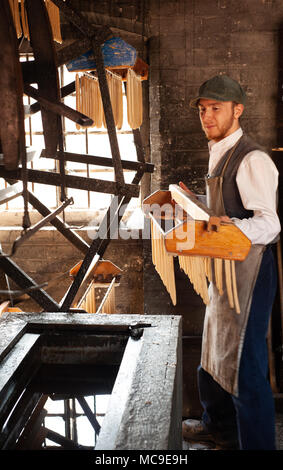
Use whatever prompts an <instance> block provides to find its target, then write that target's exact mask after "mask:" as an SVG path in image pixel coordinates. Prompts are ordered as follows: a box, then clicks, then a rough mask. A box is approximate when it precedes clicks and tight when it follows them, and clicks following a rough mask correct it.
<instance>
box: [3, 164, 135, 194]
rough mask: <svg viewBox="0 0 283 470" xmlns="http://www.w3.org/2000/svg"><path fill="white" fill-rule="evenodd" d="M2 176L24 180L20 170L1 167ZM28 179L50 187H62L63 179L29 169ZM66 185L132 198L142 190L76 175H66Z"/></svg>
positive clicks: (51, 173) (56, 175)
mask: <svg viewBox="0 0 283 470" xmlns="http://www.w3.org/2000/svg"><path fill="white" fill-rule="evenodd" d="M0 176H2V177H3V178H5V179H7V180H17V181H18V180H20V181H21V180H22V172H21V169H19V168H18V169H16V170H13V171H7V170H6V169H5V168H3V167H0ZM27 177H28V181H30V182H32V183H39V184H47V185H50V186H60V185H61V177H60V174H59V173H54V172H49V171H41V170H32V169H28V170H27ZM65 183H66V187H67V188H74V189H82V190H85V191H95V192H98V193H108V194H117V195H118V194H120V195H121V194H122V195H123V194H127V195H129V196H130V197H138V196H139V190H140V188H139V186H138V185H137V184H125V188H124V189H121V188H120V187H119V186H117V184H116V183H115V182H114V181H105V180H99V179H95V178H86V177H83V176H74V175H66V176H65Z"/></svg>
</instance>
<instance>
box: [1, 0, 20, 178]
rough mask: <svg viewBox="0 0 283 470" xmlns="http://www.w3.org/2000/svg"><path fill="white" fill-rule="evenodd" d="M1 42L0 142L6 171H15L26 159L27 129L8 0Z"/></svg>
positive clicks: (4, 4)
mask: <svg viewBox="0 0 283 470" xmlns="http://www.w3.org/2000/svg"><path fill="white" fill-rule="evenodd" d="M0 41H1V55H0V59H1V74H0V89H1V93H0V107H1V121H0V140H1V144H2V151H3V154H4V165H5V168H7V169H8V170H12V169H15V168H17V166H18V164H19V162H20V161H23V159H24V156H25V128H24V107H23V80H22V72H21V67H20V61H19V51H18V42H17V36H16V31H15V28H14V21H13V18H12V14H11V10H10V5H9V0H3V1H1V2H0Z"/></svg>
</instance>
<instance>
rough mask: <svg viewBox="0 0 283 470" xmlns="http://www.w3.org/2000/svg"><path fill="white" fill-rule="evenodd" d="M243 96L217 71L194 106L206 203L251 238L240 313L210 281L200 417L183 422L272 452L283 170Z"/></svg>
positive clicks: (241, 269) (240, 283)
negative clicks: (247, 128) (259, 138)
mask: <svg viewBox="0 0 283 470" xmlns="http://www.w3.org/2000/svg"><path fill="white" fill-rule="evenodd" d="M245 102H246V95H245V92H244V90H243V89H242V87H241V86H240V84H239V83H237V82H236V81H234V80H232V79H231V78H229V77H228V76H225V75H219V76H216V77H213V78H211V79H210V80H208V81H206V82H205V83H204V84H203V85H202V86H201V87H200V89H199V95H198V96H197V98H195V99H194V100H192V101H191V103H190V105H191V107H193V108H197V109H198V110H199V117H200V122H201V125H202V129H203V131H204V133H205V135H206V137H207V138H208V140H209V143H208V147H209V167H208V170H209V173H208V176H207V177H206V187H207V204H208V207H210V208H211V209H212V210H213V211H214V213H215V214H216V215H218V216H219V217H221V218H222V219H223V220H225V221H230V222H232V223H234V224H236V225H237V226H238V227H239V228H240V229H241V230H242V232H243V233H244V234H245V235H246V236H247V237H248V238H249V239H250V240H251V242H252V245H251V250H250V252H249V254H248V257H247V258H246V259H245V260H244V261H243V262H236V275H237V288H238V294H239V301H240V307H241V313H240V314H237V313H235V311H234V310H232V309H231V308H230V307H229V304H228V298H227V293H226V292H224V294H223V295H221V296H220V295H219V293H218V291H217V289H216V288H215V284H214V282H212V283H211V284H210V287H209V292H210V303H209V305H208V306H207V308H206V314H205V321H204V329H203V338H202V353H201V365H200V366H199V368H198V385H199V394H200V401H201V404H202V406H203V409H204V412H203V416H202V419H201V421H198V420H192V419H188V420H186V421H184V422H183V437H184V439H186V440H188V441H191V440H195V441H204V440H205V441H212V442H214V443H216V444H218V445H220V446H221V448H226V449H233V448H238V449H271V450H272V449H275V419H274V402H273V396H272V391H271V389H270V385H269V381H268V357H267V350H266V334H267V329H268V322H269V317H270V313H271V310H272V305H273V301H274V296H275V292H276V282H277V279H276V267H275V262H274V259H273V254H272V250H271V246H270V245H271V244H272V242H274V240H275V239H276V237H277V236H278V234H279V232H280V222H279V219H278V216H277V213H276V193H277V186H278V171H277V169H276V167H275V165H274V164H273V162H272V160H271V159H270V157H269V156H268V155H267V154H266V153H265V151H263V149H262V148H261V147H260V146H259V145H258V144H256V143H255V142H253V141H252V140H251V139H250V138H249V137H248V136H246V135H245V134H244V133H243V131H242V129H241V126H240V122H239V119H240V117H241V115H242V113H243V111H244V106H245Z"/></svg>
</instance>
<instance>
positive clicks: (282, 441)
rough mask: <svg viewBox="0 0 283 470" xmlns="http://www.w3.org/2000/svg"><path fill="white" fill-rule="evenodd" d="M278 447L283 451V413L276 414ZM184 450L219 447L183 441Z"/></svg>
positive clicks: (215, 448) (214, 448)
mask: <svg viewBox="0 0 283 470" xmlns="http://www.w3.org/2000/svg"><path fill="white" fill-rule="evenodd" d="M276 447H277V450H283V413H281V412H280V413H277V414H276ZM183 449H184V450H218V449H217V447H213V446H209V445H207V444H202V443H192V442H186V441H183Z"/></svg>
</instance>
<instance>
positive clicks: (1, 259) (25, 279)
mask: <svg viewBox="0 0 283 470" xmlns="http://www.w3.org/2000/svg"><path fill="white" fill-rule="evenodd" d="M0 268H1V269H2V270H3V271H4V272H5V273H6V274H7V275H8V276H9V277H10V278H11V279H13V281H14V282H15V283H16V284H17V285H18V286H19V287H21V288H22V289H28V288H30V287H35V288H36V287H37V284H36V282H35V281H34V280H33V279H32V278H31V277H29V276H28V275H27V274H26V273H25V272H24V271H22V270H21V269H20V267H19V266H18V265H17V264H16V263H15V262H14V261H13V260H11V259H10V258H7V257H6V256H0ZM29 296H30V297H31V298H32V299H33V300H35V302H37V303H38V304H39V305H40V306H41V307H42V308H43V309H44V310H46V311H49V312H58V310H59V305H58V304H57V302H55V301H54V300H53V299H52V297H50V295H48V294H47V293H46V292H45V291H44V290H42V289H39V288H38V289H37V288H36V289H34V290H30V291H29Z"/></svg>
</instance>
